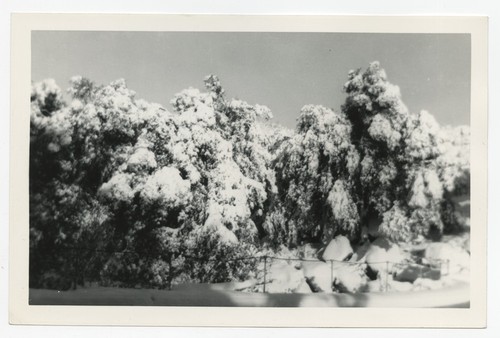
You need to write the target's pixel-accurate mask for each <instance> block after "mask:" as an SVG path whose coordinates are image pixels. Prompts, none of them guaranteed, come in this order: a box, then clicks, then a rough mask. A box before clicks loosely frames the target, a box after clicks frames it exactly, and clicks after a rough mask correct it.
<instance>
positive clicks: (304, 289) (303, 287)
mask: <svg viewBox="0 0 500 338" xmlns="http://www.w3.org/2000/svg"><path fill="white" fill-rule="evenodd" d="M312 292H313V291H312V290H311V287H310V286H309V284H308V283H307V281H306V279H305V278H304V279H303V280H302V283H300V284H299V286H298V287H297V288H295V289H294V290H293V293H312Z"/></svg>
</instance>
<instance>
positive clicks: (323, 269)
mask: <svg viewBox="0 0 500 338" xmlns="http://www.w3.org/2000/svg"><path fill="white" fill-rule="evenodd" d="M302 269H303V274H304V276H305V277H306V280H307V283H308V284H309V286H310V288H311V290H313V292H332V272H331V268H330V264H327V263H325V262H320V261H318V262H303V263H302Z"/></svg>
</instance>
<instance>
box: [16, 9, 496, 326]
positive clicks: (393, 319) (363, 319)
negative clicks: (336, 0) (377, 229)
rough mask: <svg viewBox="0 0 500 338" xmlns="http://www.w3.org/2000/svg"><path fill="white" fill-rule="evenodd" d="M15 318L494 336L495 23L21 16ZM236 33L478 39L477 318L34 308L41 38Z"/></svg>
mask: <svg viewBox="0 0 500 338" xmlns="http://www.w3.org/2000/svg"><path fill="white" fill-rule="evenodd" d="M11 19H12V24H11V28H12V33H11V136H10V141H11V144H10V239H9V245H10V257H9V259H10V261H9V266H10V271H9V284H10V285H9V316H10V323H12V324H48V325H127V326H128V325H147V326H230V327H253V326H258V327H455V328H466V327H485V326H486V295H487V292H486V265H487V256H486V244H487V137H488V136H487V130H488V121H487V120H488V117H487V116H488V113H487V108H488V101H487V99H488V97H487V95H488V70H487V68H488V67H487V66H488V60H487V27H488V26H487V25H488V20H487V18H486V17H479V16H477V17H473V16H467V17H465V16H460V17H459V16H320V15H295V16H286V15H177V14H176V15H161V14H21V13H19V14H12V17H11ZM35 30H65V31H71V30H75V31H76V30H87V31H191V32H194V31H200V32H201V31H212V32H219V31H220V32H222V31H234V32H238V31H240V32H271V31H272V32H350V33H356V32H363V33H466V34H470V35H471V113H470V119H471V120H470V126H471V152H470V154H471V158H470V161H471V249H470V250H471V281H470V285H471V287H470V298H471V303H470V308H468V309H428V308H426V309H411V308H240V307H231V308H223V307H159V306H158V307H141V306H30V305H28V291H29V286H28V261H29V259H28V257H29V180H28V178H29V125H30V123H29V115H30V114H29V112H30V105H29V100H28V98H29V97H30V84H31V32H32V31H35Z"/></svg>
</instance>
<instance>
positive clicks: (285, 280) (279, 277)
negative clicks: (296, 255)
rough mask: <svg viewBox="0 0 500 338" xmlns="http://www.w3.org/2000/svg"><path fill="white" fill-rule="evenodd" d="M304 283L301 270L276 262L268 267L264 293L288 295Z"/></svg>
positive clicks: (285, 263)
mask: <svg viewBox="0 0 500 338" xmlns="http://www.w3.org/2000/svg"><path fill="white" fill-rule="evenodd" d="M303 281H304V275H303V273H302V271H301V270H297V269H296V268H295V267H294V266H293V265H290V264H288V263H287V262H286V261H276V262H274V263H273V264H271V265H270V266H269V270H268V272H267V275H266V291H267V292H269V293H290V292H293V290H295V289H297V288H298V287H299V286H300V284H301V283H302V282H303Z"/></svg>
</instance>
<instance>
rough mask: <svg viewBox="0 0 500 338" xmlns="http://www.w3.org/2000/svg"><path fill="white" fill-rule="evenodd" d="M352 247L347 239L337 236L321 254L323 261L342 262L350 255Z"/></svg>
mask: <svg viewBox="0 0 500 338" xmlns="http://www.w3.org/2000/svg"><path fill="white" fill-rule="evenodd" d="M352 253H353V251H352V247H351V243H350V242H349V239H347V237H345V236H337V237H335V238H334V239H332V240H331V241H330V243H329V244H328V245H327V247H326V249H325V251H324V252H323V259H324V260H325V261H327V260H335V261H343V260H346V259H348V258H350V256H351V255H352Z"/></svg>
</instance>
